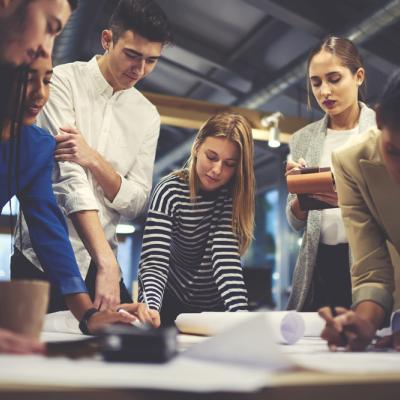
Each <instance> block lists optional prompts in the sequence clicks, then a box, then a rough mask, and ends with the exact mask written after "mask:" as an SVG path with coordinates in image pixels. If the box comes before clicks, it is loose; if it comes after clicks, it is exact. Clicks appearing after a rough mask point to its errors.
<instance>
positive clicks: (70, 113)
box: [12, 0, 171, 311]
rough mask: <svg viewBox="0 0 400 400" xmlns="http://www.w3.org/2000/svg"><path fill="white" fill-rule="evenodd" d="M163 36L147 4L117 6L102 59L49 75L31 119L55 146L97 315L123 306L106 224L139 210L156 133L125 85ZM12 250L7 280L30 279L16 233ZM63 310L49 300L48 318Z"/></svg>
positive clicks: (60, 196) (160, 19)
mask: <svg viewBox="0 0 400 400" xmlns="http://www.w3.org/2000/svg"><path fill="white" fill-rule="evenodd" d="M170 38H171V33H170V27H169V24H168V22H167V19H166V16H165V14H164V12H163V11H162V10H161V8H160V7H159V6H158V5H157V4H156V3H154V2H153V1H152V0H147V1H146V0H120V2H119V3H118V5H117V7H116V9H115V11H114V13H113V15H112V17H111V19H110V24H109V29H106V30H104V31H103V32H102V37H101V43H102V46H103V48H104V49H105V53H104V54H103V55H101V56H95V57H93V58H92V59H91V60H90V61H89V62H75V63H72V64H65V65H61V66H58V67H56V68H54V74H53V78H52V84H51V91H50V99H49V102H48V103H47V105H46V107H45V108H44V110H43V112H42V114H41V115H40V116H39V120H38V122H39V125H40V126H41V127H43V128H46V129H48V130H49V131H50V132H51V133H52V134H54V135H55V136H56V140H57V142H58V145H57V150H56V152H55V159H56V160H57V161H59V162H58V164H57V166H56V168H55V172H54V185H53V188H54V192H55V195H56V197H57V201H58V203H59V206H60V207H61V209H62V210H63V212H64V214H65V215H66V216H67V217H68V218H67V222H68V228H69V235H70V240H71V243H72V246H73V248H74V251H75V255H76V258H77V261H78V265H79V267H80V271H81V273H82V276H83V277H84V278H85V277H86V284H87V286H88V291H89V293H90V294H91V296H92V297H93V300H94V305H95V307H97V308H98V309H100V310H103V309H107V308H112V307H115V306H116V305H117V304H119V303H120V302H128V301H129V300H130V297H129V294H128V292H127V290H126V287H125V285H124V284H123V282H122V280H121V277H120V269H119V266H118V263H117V260H116V251H117V240H116V226H117V224H118V222H119V219H120V217H121V215H122V216H125V217H128V218H135V217H137V216H138V215H140V214H141V213H143V211H144V210H145V207H146V204H147V201H148V197H149V193H150V190H151V182H152V170H153V163H154V157H155V150H156V145H157V140H158V135H159V127H160V118H159V115H158V113H157V110H156V108H155V107H154V106H153V105H152V104H151V103H150V102H149V101H148V100H147V99H146V98H145V97H144V96H143V95H142V94H141V93H139V92H138V91H137V90H136V89H135V88H134V86H135V84H136V83H137V82H139V81H140V80H141V79H143V78H144V77H146V76H147V75H148V74H150V73H151V72H152V70H153V69H154V67H155V66H156V64H157V60H158V58H159V57H160V55H161V51H162V49H163V46H164V45H165V44H167V43H168V42H170ZM15 243H16V251H15V254H14V256H13V259H12V277H13V278H40V276H41V275H42V274H43V272H41V271H39V270H38V269H41V267H40V263H39V261H38V259H37V257H36V255H35V253H34V252H33V250H32V247H31V244H30V240H29V235H28V231H27V229H26V226H25V225H24V229H23V233H22V240H20V239H19V238H18V237H17V238H16V241H15ZM32 264H33V265H32ZM35 267H36V268H35ZM38 274H39V276H38ZM41 278H43V276H41ZM63 308H64V307H63V304H62V300H60V298H59V296H58V294H57V293H54V292H53V293H52V295H51V307H50V310H51V311H57V310H60V309H63Z"/></svg>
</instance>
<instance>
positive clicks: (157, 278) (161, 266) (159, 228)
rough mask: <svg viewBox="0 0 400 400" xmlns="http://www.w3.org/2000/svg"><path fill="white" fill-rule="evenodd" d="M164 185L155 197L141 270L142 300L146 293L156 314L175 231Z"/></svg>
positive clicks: (146, 228) (143, 248)
mask: <svg viewBox="0 0 400 400" xmlns="http://www.w3.org/2000/svg"><path fill="white" fill-rule="evenodd" d="M163 186H164V185H163V184H162V182H161V183H160V184H159V185H158V186H157V187H156V189H155V190H154V193H153V195H152V199H151V202H150V208H149V212H148V215H147V220H146V226H145V229H144V234H143V243H142V254H141V259H140V267H139V274H140V278H141V285H139V301H140V302H143V301H144V296H143V291H145V293H146V299H147V301H148V303H149V304H148V305H149V307H150V308H151V309H153V310H157V311H159V310H160V308H161V304H162V299H163V295H164V289H165V286H166V284H167V279H168V271H169V257H170V244H171V230H172V215H169V214H170V213H172V212H171V207H170V206H171V195H170V193H169V191H168V190H164V187H163ZM167 189H168V188H167Z"/></svg>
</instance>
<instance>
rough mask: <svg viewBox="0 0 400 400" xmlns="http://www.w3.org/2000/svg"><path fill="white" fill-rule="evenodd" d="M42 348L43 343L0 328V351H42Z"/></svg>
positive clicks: (30, 352) (16, 352)
mask: <svg viewBox="0 0 400 400" xmlns="http://www.w3.org/2000/svg"><path fill="white" fill-rule="evenodd" d="M44 349H45V346H44V344H43V343H39V342H38V341H36V340H33V339H30V338H27V337H25V336H22V335H19V334H17V333H14V332H10V331H8V330H5V329H1V328H0V353H11V354H32V353H44Z"/></svg>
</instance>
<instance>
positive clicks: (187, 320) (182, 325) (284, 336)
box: [175, 311, 305, 344]
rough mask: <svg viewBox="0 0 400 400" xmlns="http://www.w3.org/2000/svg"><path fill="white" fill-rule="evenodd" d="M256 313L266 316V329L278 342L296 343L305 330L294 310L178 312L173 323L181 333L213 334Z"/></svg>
mask: <svg viewBox="0 0 400 400" xmlns="http://www.w3.org/2000/svg"><path fill="white" fill-rule="evenodd" d="M256 315H261V316H268V319H269V327H268V331H273V334H274V337H275V339H276V340H277V342H278V343H288V344H293V343H296V342H297V340H299V339H300V338H301V337H303V335H304V332H305V324H304V320H303V319H302V317H301V316H300V314H299V313H297V312H296V311H257V312H251V313H247V312H236V313H228V312H202V313H197V314H196V313H193V314H180V315H178V318H177V319H176V320H175V325H176V326H177V328H178V329H179V330H180V331H181V332H183V333H191V334H197V335H206V336H213V335H216V334H218V333H221V332H224V331H226V330H228V329H231V328H232V327H233V326H235V325H237V324H238V323H242V322H245V321H247V320H248V319H251V318H253V317H254V316H256Z"/></svg>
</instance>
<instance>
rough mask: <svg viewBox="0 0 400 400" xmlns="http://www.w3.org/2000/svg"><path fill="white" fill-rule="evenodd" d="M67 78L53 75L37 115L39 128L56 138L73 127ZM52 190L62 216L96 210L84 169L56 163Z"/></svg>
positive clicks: (72, 104) (62, 75) (73, 115)
mask: <svg viewBox="0 0 400 400" xmlns="http://www.w3.org/2000/svg"><path fill="white" fill-rule="evenodd" d="M69 79H70V77H69V75H68V74H62V73H60V72H57V71H55V72H54V74H53V77H52V81H51V88H50V98H49V101H48V102H47V104H46V106H45V107H44V109H43V111H42V112H41V113H40V115H39V118H38V125H39V126H41V127H42V128H45V129H47V130H49V131H50V132H51V134H52V135H53V136H56V135H58V134H59V132H60V127H66V126H70V127H74V126H76V121H75V110H74V101H73V95H72V93H73V91H72V89H71V87H70V84H69ZM53 190H54V194H55V196H56V198H57V202H58V204H59V206H60V207H61V209H62V210H63V212H64V214H65V215H69V214H72V213H75V212H78V211H84V210H98V209H99V207H98V203H97V200H96V198H95V196H94V194H93V191H92V188H91V187H90V184H89V181H88V176H87V173H86V171H85V169H84V168H82V167H81V166H80V165H79V164H76V163H72V162H59V163H56V166H55V168H54V170H53Z"/></svg>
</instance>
